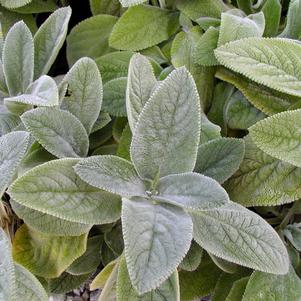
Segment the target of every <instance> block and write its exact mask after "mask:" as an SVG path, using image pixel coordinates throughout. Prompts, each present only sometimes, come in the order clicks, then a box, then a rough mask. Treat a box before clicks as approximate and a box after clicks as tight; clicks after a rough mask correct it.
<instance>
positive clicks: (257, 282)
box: [242, 267, 301, 301]
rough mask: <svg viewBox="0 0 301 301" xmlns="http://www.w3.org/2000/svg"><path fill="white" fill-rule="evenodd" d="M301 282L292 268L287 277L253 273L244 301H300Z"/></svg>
mask: <svg viewBox="0 0 301 301" xmlns="http://www.w3.org/2000/svg"><path fill="white" fill-rule="evenodd" d="M300 296H301V280H300V278H299V277H298V276H297V274H296V273H295V271H294V269H293V267H290V270H289V272H288V274H286V275H281V276H277V275H269V274H266V273H262V272H257V271H255V272H253V274H252V275H251V277H250V280H249V282H248V284H247V287H246V290H245V293H244V296H243V298H242V301H256V300H269V301H299V300H300Z"/></svg>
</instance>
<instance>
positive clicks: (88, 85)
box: [61, 57, 103, 134]
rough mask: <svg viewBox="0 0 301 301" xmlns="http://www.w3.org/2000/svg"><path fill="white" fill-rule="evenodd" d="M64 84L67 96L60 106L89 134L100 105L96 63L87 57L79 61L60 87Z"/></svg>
mask: <svg viewBox="0 0 301 301" xmlns="http://www.w3.org/2000/svg"><path fill="white" fill-rule="evenodd" d="M65 83H67V84H68V96H66V97H65V98H64V100H63V103H62V106H63V108H64V109H66V110H67V111H69V112H70V113H72V114H73V115H74V116H76V117H77V118H78V119H79V120H80V121H81V123H82V124H83V126H84V127H85V129H86V131H87V133H88V134H89V133H90V132H91V130H92V127H93V125H94V123H95V122H96V120H97V118H98V116H99V114H100V108H101V105H102V94H103V92H102V80H101V75H100V73H99V70H98V68H97V65H96V63H95V62H94V61H93V60H92V59H90V58H87V57H86V58H81V59H79V60H78V61H77V62H76V63H75V64H74V65H73V67H72V68H71V69H70V70H69V72H68V73H67V75H66V76H65V77H64V79H63V81H62V83H61V85H64V84H65Z"/></svg>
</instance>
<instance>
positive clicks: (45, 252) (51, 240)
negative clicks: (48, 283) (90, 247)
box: [13, 225, 88, 278]
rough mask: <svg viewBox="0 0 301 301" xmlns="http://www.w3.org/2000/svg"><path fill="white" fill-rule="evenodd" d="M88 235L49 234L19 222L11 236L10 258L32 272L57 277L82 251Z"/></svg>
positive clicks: (47, 276)
mask: <svg viewBox="0 0 301 301" xmlns="http://www.w3.org/2000/svg"><path fill="white" fill-rule="evenodd" d="M87 235H88V234H87V233H86V234H83V235H81V236H70V237H68V236H64V237H62V236H49V235H45V234H43V233H40V232H37V231H34V230H32V229H29V228H28V227H27V226H26V225H22V226H21V227H20V228H19V229H18V231H17V232H16V234H15V237H14V241H13V257H14V260H15V261H16V262H18V263H20V264H22V265H23V266H24V267H26V268H27V269H28V270H29V271H31V272H32V273H34V274H35V275H38V276H40V277H45V278H56V277H59V276H60V274H61V273H62V272H63V271H64V270H65V269H66V268H67V267H68V266H69V265H70V264H71V263H72V262H73V261H74V260H75V259H76V258H78V257H79V256H81V255H82V254H83V253H84V252H85V249H86V243H87ZM70 248H72V252H69V250H70Z"/></svg>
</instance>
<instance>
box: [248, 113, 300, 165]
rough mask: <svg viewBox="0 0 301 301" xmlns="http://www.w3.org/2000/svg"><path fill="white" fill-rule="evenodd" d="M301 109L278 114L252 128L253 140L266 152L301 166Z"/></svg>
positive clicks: (250, 130)
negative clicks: (300, 133) (300, 132)
mask: <svg viewBox="0 0 301 301" xmlns="http://www.w3.org/2000/svg"><path fill="white" fill-rule="evenodd" d="M300 128H301V110H295V111H288V112H282V113H279V114H276V115H274V116H271V117H269V118H266V119H264V120H262V121H259V122H257V123H256V124H255V125H253V126H252V127H251V128H250V129H249V132H250V136H251V138H252V140H253V142H254V143H255V144H256V145H257V146H258V147H259V148H260V149H261V150H262V151H264V152H265V153H267V154H269V155H270V156H273V157H275V158H277V159H280V160H283V161H285V162H288V163H290V164H293V165H295V166H298V167H301V139H300V135H299V131H300Z"/></svg>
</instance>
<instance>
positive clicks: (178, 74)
mask: <svg viewBox="0 0 301 301" xmlns="http://www.w3.org/2000/svg"><path fill="white" fill-rule="evenodd" d="M162 112H164V115H162ZM199 137H200V101H199V97H198V94H197V90H196V86H195V83H194V81H193V78H192V76H191V75H190V73H189V72H188V71H187V69H186V68H184V67H182V68H179V69H176V70H175V71H173V72H172V73H171V74H170V75H169V76H168V77H167V79H166V80H164V81H163V82H162V83H161V84H160V86H159V87H158V88H157V89H156V91H155V93H154V94H153V95H152V96H151V98H150V100H149V101H148V102H147V104H146V105H145V107H144V108H143V110H142V112H141V114H140V117H139V121H138V123H137V126H136V129H135V132H134V136H133V140H132V144H131V158H132V162H133V163H134V165H135V167H136V170H137V172H138V173H139V175H140V176H141V177H142V178H149V179H153V178H154V177H155V176H156V175H157V174H158V172H159V173H160V176H161V177H163V176H166V175H169V174H176V173H182V172H190V171H192V170H193V168H194V165H195V161H196V155H197V147H198V144H199Z"/></svg>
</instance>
